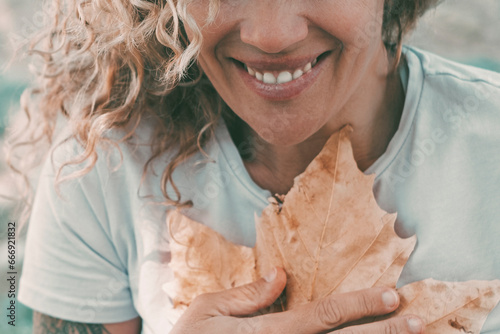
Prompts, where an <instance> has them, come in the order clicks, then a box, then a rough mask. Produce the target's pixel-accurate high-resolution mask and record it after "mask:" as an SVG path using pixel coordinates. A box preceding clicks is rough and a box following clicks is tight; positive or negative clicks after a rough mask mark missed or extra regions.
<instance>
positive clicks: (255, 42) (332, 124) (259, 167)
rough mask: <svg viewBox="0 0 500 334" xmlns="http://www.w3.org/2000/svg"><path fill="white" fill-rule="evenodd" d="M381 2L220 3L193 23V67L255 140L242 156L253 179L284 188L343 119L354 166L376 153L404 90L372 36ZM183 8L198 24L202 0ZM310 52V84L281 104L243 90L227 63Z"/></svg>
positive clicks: (393, 123) (394, 121)
mask: <svg viewBox="0 0 500 334" xmlns="http://www.w3.org/2000/svg"><path fill="white" fill-rule="evenodd" d="M383 7H384V0H351V1H347V0H341V1H318V2H314V5H312V3H311V1H303V0H290V1H287V4H286V5H283V3H282V2H279V1H250V0H243V1H237V2H230V1H222V2H221V6H220V10H219V14H218V16H217V17H216V18H215V20H214V22H213V23H211V24H209V25H207V26H205V27H204V29H203V30H202V35H203V41H204V43H203V46H202V49H201V52H200V55H199V64H200V65H201V67H202V69H203V71H204V72H205V74H206V75H207V76H208V78H209V79H210V81H211V82H212V84H213V85H214V87H215V89H216V90H217V92H218V93H219V94H220V96H221V97H222V98H223V99H224V101H225V102H226V103H227V105H228V106H229V108H230V109H231V110H232V112H234V113H235V114H236V115H237V116H239V117H240V118H241V120H243V126H246V127H249V128H251V129H252V131H253V132H252V135H253V136H258V137H259V138H260V139H262V142H263V144H262V145H261V146H262V147H261V149H260V150H259V151H258V152H254V153H255V154H253V157H254V158H253V161H245V166H246V167H247V170H248V172H249V173H250V175H251V177H252V178H253V179H254V181H255V182H256V183H257V184H258V185H259V186H261V187H262V188H265V189H268V190H270V191H271V192H272V193H286V192H287V191H288V190H289V189H290V187H291V185H292V184H293V178H294V177H295V176H297V175H298V174H300V173H301V172H302V171H303V170H304V169H305V167H306V166H307V165H308V164H309V163H310V162H311V161H312V159H313V158H314V157H315V156H316V155H317V154H318V153H319V151H320V150H321V148H322V147H323V146H324V144H325V142H326V140H327V139H328V138H329V137H330V135H331V134H333V133H334V132H336V131H338V130H339V129H340V128H341V127H343V126H344V125H346V124H351V125H352V126H353V128H354V130H355V131H354V134H353V137H352V141H353V147H354V154H355V158H356V160H357V161H358V163H359V164H360V166H364V167H367V166H369V165H370V164H371V163H372V162H373V161H374V159H376V158H378V156H380V155H381V154H382V153H383V152H384V151H385V149H386V146H387V144H388V142H389V141H390V138H392V135H393V133H394V132H395V131H396V129H397V126H398V124H399V123H398V122H399V117H398V116H397V115H400V112H401V110H402V106H403V102H404V101H403V100H404V97H403V98H402V97H401V96H404V93H403V91H402V87H400V86H401V84H400V79H399V76H396V75H391V73H392V72H391V71H392V70H393V65H394V64H393V63H392V61H393V59H392V58H391V57H390V56H389V55H388V54H387V50H386V49H385V46H384V43H383V41H382V37H381V30H382V16H383ZM189 11H190V13H191V14H192V16H193V18H194V19H195V21H196V22H197V23H198V25H203V24H204V23H205V22H206V15H207V13H208V10H207V3H206V2H202V1H198V2H194V3H193V4H192V5H190V6H189ZM186 30H187V34H188V37H189V38H191V39H192V38H193V33H192V32H191V31H190V30H189V27H186ZM319 54H321V55H323V56H324V59H323V60H322V63H321V71H320V73H319V74H318V76H317V77H316V79H315V81H314V82H313V83H312V85H311V86H310V87H309V88H307V89H306V90H305V91H303V92H302V93H300V94H299V95H298V96H296V97H294V98H291V99H290V100H285V101H271V100H268V99H266V98H264V97H262V96H259V95H258V94H257V93H256V92H254V91H253V90H251V89H249V87H248V86H247V85H246V84H245V82H244V80H243V79H242V76H241V73H240V70H239V69H238V66H236V65H235V60H238V61H239V62H240V64H241V63H244V61H245V60H246V59H249V61H251V60H255V59H257V60H272V59H298V58H307V57H310V56H312V57H313V58H314V57H316V56H317V55H319ZM240 67H241V66H240ZM392 114H394V117H392V116H391V115H392ZM229 130H230V132H233V131H240V129H239V130H234V129H231V128H230V129H229Z"/></svg>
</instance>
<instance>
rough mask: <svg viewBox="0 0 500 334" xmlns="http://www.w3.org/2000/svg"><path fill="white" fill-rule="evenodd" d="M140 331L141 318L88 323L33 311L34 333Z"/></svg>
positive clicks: (125, 333) (135, 333)
mask: <svg viewBox="0 0 500 334" xmlns="http://www.w3.org/2000/svg"><path fill="white" fill-rule="evenodd" d="M140 332H141V318H139V317H138V318H134V319H132V320H128V321H125V322H120V323H113V324H89V323H80V322H73V321H66V320H62V319H57V318H53V317H51V316H48V315H45V314H42V313H39V312H34V313H33V333H34V334H49V333H50V334H52V333H57V334H66V333H68V334H138V333H140Z"/></svg>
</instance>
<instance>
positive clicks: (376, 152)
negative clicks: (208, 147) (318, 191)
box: [230, 57, 404, 194]
mask: <svg viewBox="0 0 500 334" xmlns="http://www.w3.org/2000/svg"><path fill="white" fill-rule="evenodd" d="M385 59H386V61H385V64H384V63H383V62H379V63H377V64H374V66H373V70H372V73H370V75H368V76H367V80H366V81H365V83H364V84H363V87H361V89H359V90H358V93H355V94H354V95H353V97H352V98H351V99H350V101H354V102H352V103H348V104H346V106H345V108H344V109H343V110H342V111H341V113H340V114H339V115H335V116H334V117H333V118H332V119H331V120H329V121H328V122H327V123H326V124H325V125H324V126H323V127H322V128H321V129H320V130H319V131H318V132H316V133H315V134H313V135H312V136H310V137H309V138H308V139H307V140H305V141H303V142H301V143H299V144H297V145H292V146H277V145H272V144H270V143H267V142H265V141H263V140H262V139H260V138H259V137H258V135H257V134H256V133H255V132H254V131H253V130H252V129H250V128H249V127H248V125H246V123H243V122H242V121H241V122H239V126H238V127H239V129H237V128H235V127H234V126H230V132H231V135H232V136H233V140H235V143H236V144H237V146H239V147H240V148H241V147H245V142H242V141H241V138H242V137H241V133H242V132H241V130H244V131H243V132H246V135H245V137H244V138H253V141H252V144H251V145H250V146H248V145H246V149H245V150H244V151H245V153H250V154H249V155H244V154H242V156H243V159H244V162H245V166H246V168H247V170H248V172H249V174H250V176H251V177H252V179H253V180H254V181H255V182H256V183H257V184H258V185H259V186H260V187H262V188H263V189H267V190H269V191H271V192H272V193H273V194H275V193H276V194H286V193H287V192H288V191H289V190H290V188H291V187H292V186H293V180H294V178H295V177H296V176H297V175H299V174H301V173H302V172H303V171H304V170H305V169H306V168H307V166H308V165H309V164H310V163H311V161H312V160H313V159H314V158H315V157H316V156H317V155H318V153H319V152H320V151H321V149H322V148H323V146H324V145H325V143H326V141H327V140H328V139H329V138H330V136H331V135H332V134H333V133H334V132H336V131H338V130H339V129H340V128H342V127H343V126H344V125H346V124H351V126H352V127H353V129H354V132H353V133H352V134H351V142H352V147H353V153H354V159H355V160H356V162H357V165H358V167H359V168H360V170H362V171H364V170H366V169H367V168H368V167H370V166H371V165H372V164H373V163H374V162H375V161H376V160H377V159H378V158H379V157H380V156H381V155H382V154H383V153H384V152H385V150H386V149H387V146H388V144H389V142H390V140H391V139H392V137H393V136H394V134H395V133H396V131H397V128H398V126H399V121H400V118H401V114H402V110H403V106H404V92H403V88H402V84H401V80H400V78H399V75H398V73H397V71H390V70H388V68H389V67H390V66H389V62H388V61H387V57H385ZM233 124H235V123H233ZM238 132H239V133H240V135H239V136H236V133H238ZM247 143H248V141H247Z"/></svg>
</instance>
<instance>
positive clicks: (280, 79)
mask: <svg viewBox="0 0 500 334" xmlns="http://www.w3.org/2000/svg"><path fill="white" fill-rule="evenodd" d="M317 62H318V60H317V59H314V60H313V61H312V62H310V63H307V64H306V65H305V66H304V67H302V68H298V69H296V70H291V71H282V72H279V74H278V75H277V76H276V74H274V73H271V72H259V71H256V70H254V69H253V68H251V67H249V66H247V65H245V69H246V70H247V72H248V74H250V75H251V76H253V77H254V78H256V79H257V80H259V81H262V82H263V83H265V84H270V85H272V84H284V83H287V82H290V81H293V80H297V79H298V78H300V77H301V76H303V75H304V74H305V73H307V72H309V71H310V70H311V69H312V68H313V67H314V66H315V65H316V64H317Z"/></svg>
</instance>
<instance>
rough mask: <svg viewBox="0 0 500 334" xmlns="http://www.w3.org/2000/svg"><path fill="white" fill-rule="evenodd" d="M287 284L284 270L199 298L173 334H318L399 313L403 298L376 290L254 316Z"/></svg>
mask: <svg viewBox="0 0 500 334" xmlns="http://www.w3.org/2000/svg"><path fill="white" fill-rule="evenodd" d="M285 285H286V274H285V272H284V271H283V270H282V269H277V270H274V271H273V272H272V273H271V274H270V275H268V276H267V277H266V278H261V279H260V280H258V281H256V282H254V283H251V284H247V285H244V286H241V287H237V288H233V289H229V290H226V291H221V292H216V293H209V294H204V295H201V296H199V297H197V298H196V299H195V300H194V301H193V302H192V304H191V305H190V306H189V308H188V309H187V310H186V312H185V313H184V315H183V316H182V317H181V318H180V319H179V321H178V322H177V324H176V325H175V327H174V328H173V329H172V331H171V333H174V334H181V333H182V334H191V333H217V334H224V333H231V334H247V333H248V334H250V333H252V334H261V333H266V334H267V333H301V334H317V333H322V332H325V331H328V330H332V329H334V328H336V327H339V326H341V325H344V324H346V323H349V322H351V321H354V320H359V319H362V318H364V317H368V316H377V315H383V314H387V313H390V312H392V311H394V310H395V309H396V308H397V307H398V305H399V297H398V295H397V293H396V292H395V291H394V290H391V289H388V288H372V289H366V290H361V291H356V292H350V293H345V294H337V295H332V296H328V297H325V298H323V299H321V300H317V301H314V302H311V303H308V304H304V305H301V306H298V307H296V308H294V309H293V310H289V311H285V312H280V313H270V314H265V315H259V316H254V317H242V316H248V315H250V314H253V313H255V312H257V311H258V310H260V309H262V308H264V307H267V306H269V305H271V304H272V303H273V302H274V301H275V300H276V299H277V298H278V297H279V295H280V294H281V292H282V291H283V289H284V288H285ZM423 332H424V325H423V322H422V321H421V320H420V319H418V318H417V317H413V316H405V317H396V318H391V319H388V320H384V321H380V322H375V323H370V324H364V325H358V326H351V327H345V328H343V329H340V330H333V332H332V333H336V334H342V333H344V334H347V333H349V334H362V333H370V334H377V333H380V334H386V333H391V334H392V333H423Z"/></svg>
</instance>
